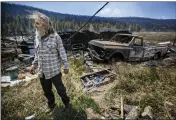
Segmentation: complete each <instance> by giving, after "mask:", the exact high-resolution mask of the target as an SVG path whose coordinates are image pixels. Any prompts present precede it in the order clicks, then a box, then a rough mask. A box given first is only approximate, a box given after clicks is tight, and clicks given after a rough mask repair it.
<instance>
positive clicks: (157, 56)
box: [153, 52, 161, 60]
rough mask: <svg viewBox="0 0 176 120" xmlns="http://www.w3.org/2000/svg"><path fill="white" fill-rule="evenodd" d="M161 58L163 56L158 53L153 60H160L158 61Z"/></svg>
mask: <svg viewBox="0 0 176 120" xmlns="http://www.w3.org/2000/svg"><path fill="white" fill-rule="evenodd" d="M160 57H161V54H160V53H159V52H158V53H156V54H155V55H154V56H153V59H154V60H158V59H160Z"/></svg>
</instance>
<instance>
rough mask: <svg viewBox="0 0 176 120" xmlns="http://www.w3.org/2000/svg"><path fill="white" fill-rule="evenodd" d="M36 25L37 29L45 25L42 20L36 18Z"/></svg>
mask: <svg viewBox="0 0 176 120" xmlns="http://www.w3.org/2000/svg"><path fill="white" fill-rule="evenodd" d="M34 27H35V28H36V29H37V30H40V29H42V28H44V27H43V23H42V22H41V20H40V19H36V20H35V23H34Z"/></svg>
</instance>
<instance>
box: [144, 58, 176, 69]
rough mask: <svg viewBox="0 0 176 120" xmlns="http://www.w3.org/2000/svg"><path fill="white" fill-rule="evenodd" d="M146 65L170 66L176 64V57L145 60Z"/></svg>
mask: <svg viewBox="0 0 176 120" xmlns="http://www.w3.org/2000/svg"><path fill="white" fill-rule="evenodd" d="M144 65H145V66H157V67H159V66H161V67H169V66H176V57H169V58H165V59H163V60H158V61H154V60H151V61H147V62H144Z"/></svg>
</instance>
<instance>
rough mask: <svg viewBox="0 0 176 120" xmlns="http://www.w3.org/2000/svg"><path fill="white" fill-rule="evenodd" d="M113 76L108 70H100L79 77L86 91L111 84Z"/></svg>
mask: <svg viewBox="0 0 176 120" xmlns="http://www.w3.org/2000/svg"><path fill="white" fill-rule="evenodd" d="M114 78H115V75H114V74H112V73H111V72H109V71H108V70H101V71H98V72H93V73H88V74H86V75H84V76H82V77H81V82H82V85H83V87H84V89H86V90H87V91H89V90H90V89H92V88H94V87H99V86H102V85H105V84H108V83H110V82H112V81H113V80H114Z"/></svg>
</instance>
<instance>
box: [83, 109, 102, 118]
mask: <svg viewBox="0 0 176 120" xmlns="http://www.w3.org/2000/svg"><path fill="white" fill-rule="evenodd" d="M86 113H87V119H105V117H104V116H102V115H100V114H98V113H95V112H94V110H92V108H87V109H86Z"/></svg>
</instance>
